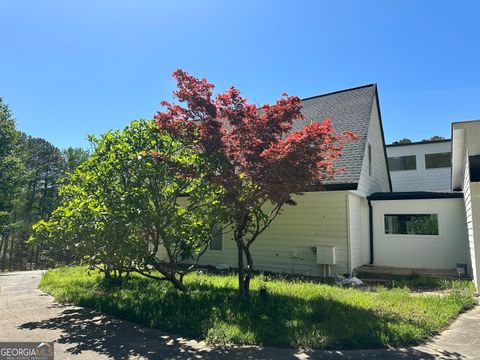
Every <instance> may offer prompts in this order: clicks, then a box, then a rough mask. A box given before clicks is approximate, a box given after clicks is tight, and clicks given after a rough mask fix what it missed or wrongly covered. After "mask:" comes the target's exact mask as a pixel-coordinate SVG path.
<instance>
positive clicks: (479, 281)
mask: <svg viewBox="0 0 480 360" xmlns="http://www.w3.org/2000/svg"><path fill="white" fill-rule="evenodd" d="M465 159H466V160H465V178H464V184H463V196H464V200H465V211H466V217H467V218H466V220H467V231H468V244H469V250H470V261H471V266H472V272H473V276H474V281H475V285H476V286H477V289H480V266H479V265H480V264H478V263H477V259H480V249H478V248H477V246H476V245H477V244H475V236H476V237H477V238H478V236H479V229H478V226H479V224H478V220H477V221H474V219H477V218H478V214H477V213H476V212H477V211H478V209H480V197H479V196H480V188H479V185H480V184H471V183H470V170H469V164H468V154H467V156H465ZM472 193H473V194H474V195H473V196H472Z"/></svg>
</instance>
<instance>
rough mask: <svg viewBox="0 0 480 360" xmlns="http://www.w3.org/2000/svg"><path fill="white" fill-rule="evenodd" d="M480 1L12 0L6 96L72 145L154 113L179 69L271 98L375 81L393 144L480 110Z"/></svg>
mask: <svg viewBox="0 0 480 360" xmlns="http://www.w3.org/2000/svg"><path fill="white" fill-rule="evenodd" d="M478 14H480V2H478V1H438V0H436V1H433V0H432V1H429V0H422V1H406V0H401V1H400V0H398V1H372V0H369V1H366V0H365V1H359V0H352V1H337V0H335V1H334V0H331V1H303V0H297V1H293V0H292V1H279V0H276V1H266V0H264V1H258V0H257V1H244V0H242V1H206V0H204V1H200V0H192V1H159V0H155V1H153V0H152V1H146V0H145V1H144V0H136V1H134V0H131V1H122V0H115V1H113V0H111V1H109V0H102V1H98V0H95V1H87V0H82V1H80V0H78V1H73V0H72V1H60V0H58V1H41V0H31V1H22V0H1V1H0V34H2V35H1V39H2V41H1V43H0V96H2V97H3V98H4V99H5V101H6V102H7V103H8V104H9V105H10V107H11V109H12V110H13V111H14V114H15V117H16V118H17V122H18V127H19V128H20V129H21V130H23V131H25V132H27V133H28V134H31V135H33V136H39V137H43V138H45V139H47V140H49V141H51V142H52V143H54V144H55V145H57V146H59V147H67V146H85V147H86V146H87V142H86V140H85V138H86V136H87V134H97V135H98V134H100V133H102V132H105V131H106V130H108V129H116V128H121V127H123V126H124V125H126V124H127V123H128V122H129V121H131V120H133V119H136V118H140V117H146V118H150V117H151V116H152V115H153V114H154V113H155V111H156V110H158V109H159V108H160V105H159V102H160V101H161V100H163V99H170V98H171V93H172V90H173V88H174V81H173V80H172V79H171V76H170V75H171V72H172V71H173V70H174V69H176V68H179V67H180V68H183V69H184V70H186V71H188V72H190V73H192V74H194V75H197V76H202V77H207V78H208V79H209V80H210V81H211V82H213V83H215V84H216V86H217V90H219V91H223V90H225V89H226V88H227V87H228V86H230V85H235V86H236V87H238V88H239V89H240V90H241V91H242V93H243V94H244V96H246V97H247V98H248V99H249V100H251V101H253V102H256V103H258V104H262V103H266V102H273V101H274V100H275V99H276V98H277V97H278V96H279V95H280V94H281V93H282V92H283V91H286V92H288V93H289V94H292V95H298V96H300V97H308V96H313V95H318V94H322V93H325V92H330V91H335V90H340V89H344V88H349V87H355V86H359V85H363V84H368V83H372V82H375V83H377V84H378V87H379V93H380V105H381V110H382V116H383V122H384V130H385V136H386V140H387V142H391V141H393V140H396V139H399V138H403V137H410V138H412V139H413V140H420V139H422V138H424V137H429V136H431V135H442V136H445V137H449V136H450V123H451V122H452V121H459V120H469V119H480V101H479V100H480V64H479V61H478V59H479V57H480V46H479V45H480V36H479V35H480V27H479V26H478Z"/></svg>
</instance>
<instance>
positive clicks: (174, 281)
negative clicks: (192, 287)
mask: <svg viewBox="0 0 480 360" xmlns="http://www.w3.org/2000/svg"><path fill="white" fill-rule="evenodd" d="M169 280H170V282H171V283H172V284H173V286H175V288H176V289H178V290H180V291H184V292H185V291H187V287H186V286H185V284H184V283H183V282H182V281H180V280H178V279H177V278H176V277H175V276H173V277H172V278H170V279H169Z"/></svg>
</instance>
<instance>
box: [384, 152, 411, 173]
mask: <svg viewBox="0 0 480 360" xmlns="http://www.w3.org/2000/svg"><path fill="white" fill-rule="evenodd" d="M388 167H389V169H390V171H399V170H415V169H416V168H417V157H416V156H415V155H408V156H397V157H389V158H388Z"/></svg>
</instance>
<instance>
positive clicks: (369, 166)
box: [367, 144, 372, 176]
mask: <svg viewBox="0 0 480 360" xmlns="http://www.w3.org/2000/svg"><path fill="white" fill-rule="evenodd" d="M367 145H368V146H367V149H368V175H369V176H372V147H371V145H370V144H367Z"/></svg>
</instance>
